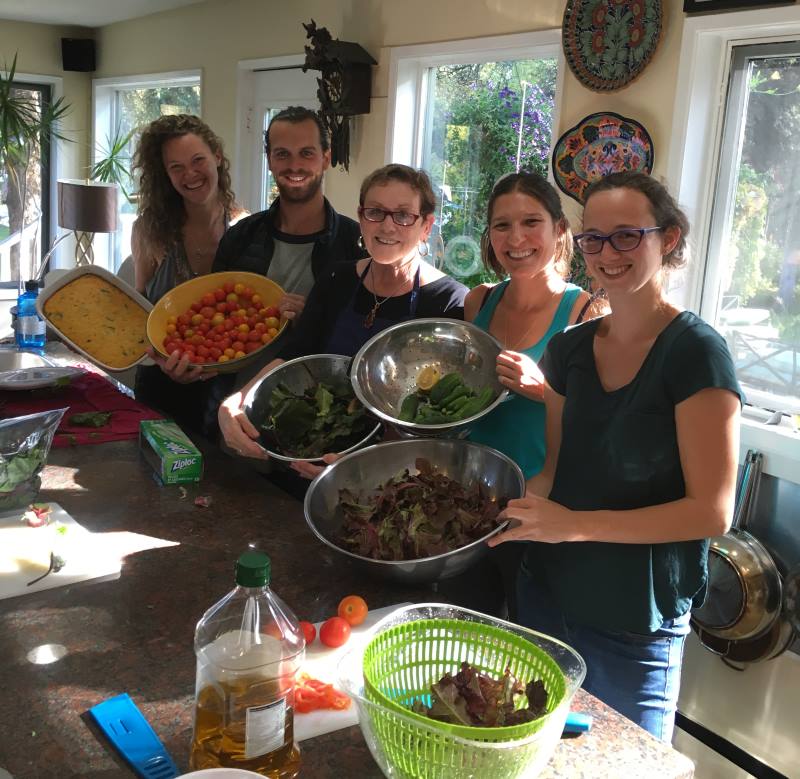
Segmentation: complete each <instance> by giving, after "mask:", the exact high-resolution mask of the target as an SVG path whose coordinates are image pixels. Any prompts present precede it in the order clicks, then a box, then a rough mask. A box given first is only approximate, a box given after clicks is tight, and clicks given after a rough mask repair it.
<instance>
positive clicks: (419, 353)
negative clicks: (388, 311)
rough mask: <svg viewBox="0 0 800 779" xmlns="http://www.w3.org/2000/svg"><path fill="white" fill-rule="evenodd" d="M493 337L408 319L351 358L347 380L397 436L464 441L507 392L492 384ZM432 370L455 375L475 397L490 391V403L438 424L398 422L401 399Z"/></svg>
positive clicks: (462, 326) (496, 349)
mask: <svg viewBox="0 0 800 779" xmlns="http://www.w3.org/2000/svg"><path fill="white" fill-rule="evenodd" d="M502 348H503V347H502V346H501V345H500V343H499V342H498V341H497V340H496V339H495V338H494V336H492V335H490V334H489V333H487V332H486V331H485V330H481V329H480V328H479V327H476V326H475V325H473V324H470V323H469V322H461V321H458V320H456V319H412V320H409V321H408V322H401V323H400V324H397V325H393V326H392V327H389V328H387V329H386V330H383V331H381V332H380V333H378V334H377V335H376V336H375V337H374V338H372V339H370V340H369V341H368V342H367V343H366V344H364V346H362V347H361V349H360V350H359V352H358V354H356V356H355V357H354V358H353V367H352V368H351V371H350V376H351V379H352V382H353V390H354V391H355V393H356V397H358V399H359V400H360V401H361V402H362V403H363V404H364V405H365V406H366V407H367V408H368V409H369V410H370V411H372V413H373V414H375V415H376V416H378V417H380V418H381V419H384V420H386V421H387V422H390V423H391V424H392V425H394V426H395V427H396V428H397V429H398V430H399V431H400V432H401V433H405V434H408V435H414V436H443V437H457V436H465V435H466V434H467V433H468V432H469V430H470V427H471V426H472V425H474V424H475V422H476V421H477V420H479V419H480V418H481V417H483V416H485V415H486V414H489V413H490V412H491V411H492V410H493V409H494V408H495V407H496V406H498V405H499V404H500V403H502V402H503V401H504V400H505V399H506V397H507V395H508V390H507V389H505V387H503V385H502V384H500V382H499V381H498V380H497V373H496V368H495V366H496V361H497V355H498V354H499V353H500V351H501V350H502ZM428 366H435V367H436V368H437V369H438V370H439V373H440V374H441V375H442V376H444V375H446V374H448V373H452V372H458V373H460V374H461V376H462V378H463V380H464V383H465V384H466V385H467V386H468V387H470V388H472V389H473V390H475V391H476V392H480V391H481V390H482V389H483V388H484V387H486V386H490V387H492V388H493V390H494V393H495V394H494V399H493V400H492V402H491V403H490V404H489V405H488V406H487V407H486V408H485V409H483V411H480V412H478V413H477V414H475V415H473V416H471V417H468V418H467V419H463V420H457V421H454V422H447V423H445V424H443V425H422V424H419V423H416V422H403V421H401V420H400V419H398V417H399V415H400V404H401V403H402V402H403V398H405V396H406V395H408V394H409V393H411V392H414V391H415V390H416V389H417V376H418V375H419V373H420V371H421V370H422V369H423V368H426V367H428Z"/></svg>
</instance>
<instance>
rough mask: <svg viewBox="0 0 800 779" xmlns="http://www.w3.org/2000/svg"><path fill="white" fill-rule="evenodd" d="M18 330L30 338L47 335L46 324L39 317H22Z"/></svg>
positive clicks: (18, 322) (19, 320) (18, 323)
mask: <svg viewBox="0 0 800 779" xmlns="http://www.w3.org/2000/svg"><path fill="white" fill-rule="evenodd" d="M17 330H18V332H19V333H20V334H21V335H24V336H25V337H27V338H29V337H31V336H35V335H44V334H45V330H46V328H45V324H44V320H43V319H39V317H38V316H35V315H34V316H21V317H19V318H18V319H17Z"/></svg>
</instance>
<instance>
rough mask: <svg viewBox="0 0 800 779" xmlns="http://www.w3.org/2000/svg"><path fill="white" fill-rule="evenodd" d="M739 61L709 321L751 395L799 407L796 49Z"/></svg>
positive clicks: (770, 404)
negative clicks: (715, 295)
mask: <svg viewBox="0 0 800 779" xmlns="http://www.w3.org/2000/svg"><path fill="white" fill-rule="evenodd" d="M765 50H768V47H762V48H761V51H762V52H763V51H765ZM783 50H784V51H785V46H784V47H783ZM751 51H752V49H751ZM740 63H741V66H740V68H739V72H740V78H739V79H738V80H734V81H733V82H732V83H733V84H739V85H740V89H739V90H738V94H737V93H736V92H734V91H729V92H730V93H729V98H728V100H729V106H728V108H729V110H728V114H727V117H726V137H725V141H724V143H726V144H730V143H731V142H733V143H734V144H735V145H733V146H731V147H729V148H732V149H735V150H736V151H735V152H734V155H733V157H734V159H733V165H732V168H731V170H732V171H733V176H732V180H731V181H730V184H729V186H721V187H720V193H719V196H720V197H722V198H724V200H723V201H722V202H718V203H717V204H716V207H715V218H716V219H718V220H719V222H720V223H719V224H716V225H715V227H716V229H717V230H718V231H719V234H720V238H719V242H718V243H717V246H719V247H720V248H719V255H718V257H719V261H720V262H721V263H723V264H724V268H723V271H722V278H721V282H720V285H719V290H720V292H719V296H718V299H717V304H716V309H717V316H716V325H717V327H718V329H719V330H720V332H722V333H723V334H724V335H725V337H726V339H727V341H728V345H729V347H730V349H731V353H732V354H733V357H734V361H735V363H736V367H737V371H738V375H739V380H740V381H741V382H742V384H743V385H744V386H745V389H746V391H747V394H748V400H749V401H750V402H751V403H753V404H754V405H759V406H764V407H767V408H771V409H775V410H790V409H793V410H794V411H795V412H800V48H798V54H797V56H750V57H744V58H742V57H740ZM732 130H736V131H737V132H736V134H735V135H734V134H733V133H732ZM737 136H738V137H737ZM723 173H724V171H723ZM721 182H722V179H721Z"/></svg>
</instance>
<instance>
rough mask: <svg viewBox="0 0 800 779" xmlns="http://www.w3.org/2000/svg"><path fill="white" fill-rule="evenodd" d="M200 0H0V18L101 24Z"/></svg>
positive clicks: (99, 25)
mask: <svg viewBox="0 0 800 779" xmlns="http://www.w3.org/2000/svg"><path fill="white" fill-rule="evenodd" d="M200 2H203V0H66V2H65V0H30V1H29V2H26V3H23V2H20V0H0V19H6V20H9V21H15V22H38V23H40V24H64V25H75V26H78V27H103V26H104V25H106V24H113V23H114V22H122V21H125V20H126V19H137V18H138V17H140V16H147V15H148V14H155V13H158V12H159V11H168V10H170V9H171V8H180V7H181V6H184V5H192V4H194V3H200Z"/></svg>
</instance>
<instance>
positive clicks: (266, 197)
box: [260, 108, 283, 209]
mask: <svg viewBox="0 0 800 779" xmlns="http://www.w3.org/2000/svg"><path fill="white" fill-rule="evenodd" d="M282 110H283V108H268V109H267V110H266V113H265V114H264V126H263V127H262V128H261V129H262V136H263V135H264V133H266V132H267V127H269V123H270V122H271V121H272V117H273V116H275V114H277V113H280V112H281V111H282ZM261 181H262V182H263V184H262V185H261V199H260V206H261V208H262V209H267V208H269V207H270V206H271V205H272V201H273V200H275V198H276V197H278V185H277V184H276V183H275V178H274V177H273V175H272V173H271V172H270V169H269V162H268V160H267V155H266V154H262V155H261Z"/></svg>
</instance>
